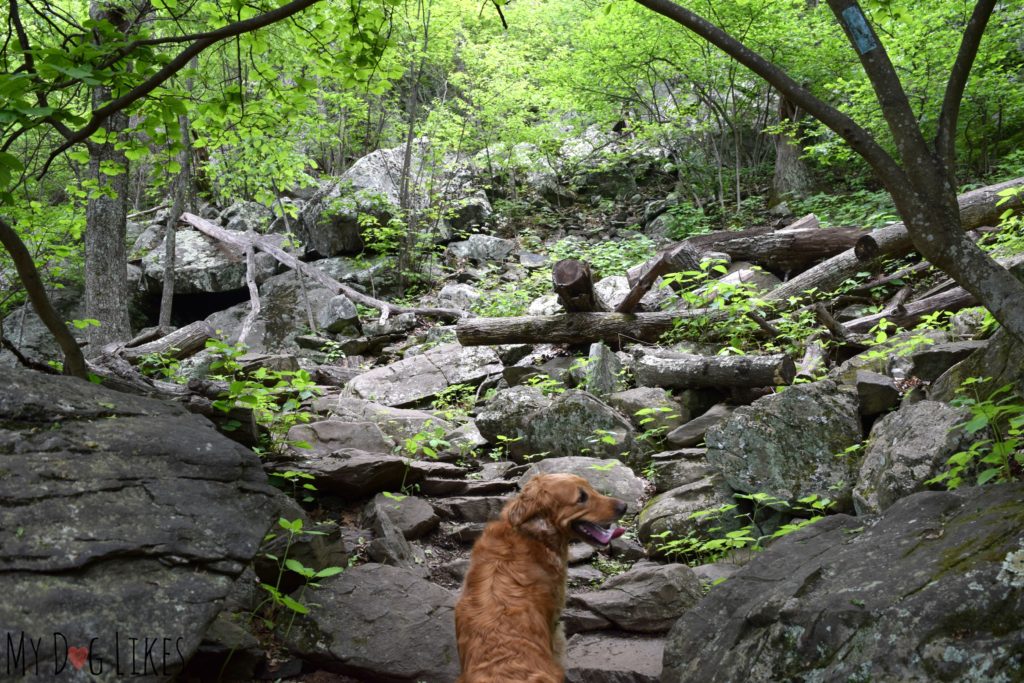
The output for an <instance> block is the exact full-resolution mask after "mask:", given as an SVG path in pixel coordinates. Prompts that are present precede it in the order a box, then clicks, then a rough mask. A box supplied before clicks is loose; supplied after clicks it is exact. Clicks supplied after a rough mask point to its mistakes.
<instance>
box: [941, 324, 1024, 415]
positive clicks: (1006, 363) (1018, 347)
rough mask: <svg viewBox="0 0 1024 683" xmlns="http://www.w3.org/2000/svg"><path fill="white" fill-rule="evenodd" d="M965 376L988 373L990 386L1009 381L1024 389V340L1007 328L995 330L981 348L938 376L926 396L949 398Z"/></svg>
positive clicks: (1023, 391)
mask: <svg viewBox="0 0 1024 683" xmlns="http://www.w3.org/2000/svg"><path fill="white" fill-rule="evenodd" d="M968 377H991V378H992V381H991V382H989V383H988V384H989V386H990V387H991V388H992V389H997V388H999V387H1001V386H1003V385H1004V384H1012V385H1014V387H1015V388H1016V391H1017V393H1024V344H1021V343H1020V342H1018V341H1017V340H1016V339H1014V338H1013V336H1012V335H1009V334H1007V333H1006V330H1004V329H999V330H996V332H995V334H993V335H992V337H991V338H990V339H989V344H988V346H987V347H985V348H984V349H981V350H978V351H975V352H974V353H972V354H971V355H970V356H968V357H967V358H965V359H964V360H962V361H961V362H960V363H957V364H956V365H954V366H953V367H952V368H950V369H949V371H948V372H946V373H945V374H944V375H942V376H941V377H939V378H938V379H937V380H935V382H934V383H933V384H932V386H931V387H930V388H929V391H928V397H929V398H931V399H933V400H935V401H949V400H951V399H952V398H953V397H954V396H956V390H957V388H958V387H959V386H960V385H961V384H963V381H964V380H965V379H967V378H968Z"/></svg>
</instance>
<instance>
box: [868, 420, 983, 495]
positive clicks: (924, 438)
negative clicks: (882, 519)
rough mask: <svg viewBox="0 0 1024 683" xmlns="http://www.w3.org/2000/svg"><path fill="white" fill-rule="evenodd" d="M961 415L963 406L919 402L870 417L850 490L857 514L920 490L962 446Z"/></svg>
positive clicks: (965, 440) (963, 442)
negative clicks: (874, 418)
mask: <svg viewBox="0 0 1024 683" xmlns="http://www.w3.org/2000/svg"><path fill="white" fill-rule="evenodd" d="M966 418H967V411H966V410H965V409H963V408H960V409H957V408H953V407H951V406H949V405H947V404H945V403H939V402H937V401H919V402H918V403H911V404H909V405H905V406H903V407H902V408H900V409H899V410H898V411H896V412H895V413H890V414H888V415H886V416H885V417H883V418H882V419H881V420H879V421H878V422H876V423H875V426H874V427H873V428H872V430H871V437H870V438H869V439H868V447H867V450H866V452H865V454H864V460H863V462H862V463H861V466H860V474H859V475H858V477H857V484H856V486H854V489H853V504H854V507H855V508H856V509H857V514H861V515H866V514H876V513H879V512H881V511H883V510H885V509H886V508H888V507H889V506H890V505H892V504H893V503H895V502H896V501H897V500H899V499H900V498H902V497H903V496H907V495H910V494H911V493H914V492H916V491H921V490H924V488H925V484H924V482H926V481H927V480H929V479H931V478H932V477H934V476H935V475H936V474H937V473H938V472H939V471H941V470H942V468H943V467H944V466H945V464H946V460H948V459H949V456H951V455H953V454H954V453H956V452H957V451H959V450H962V449H964V448H966V447H967V446H968V443H967V438H966V436H965V434H964V431H963V430H962V429H958V428H957V426H958V425H959V424H960V423H962V422H963V421H964V420H965V419H966Z"/></svg>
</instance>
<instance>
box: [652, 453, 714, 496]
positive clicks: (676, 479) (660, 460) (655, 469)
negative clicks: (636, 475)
mask: <svg viewBox="0 0 1024 683" xmlns="http://www.w3.org/2000/svg"><path fill="white" fill-rule="evenodd" d="M707 454H708V451H707V449H706V448H680V449H678V450H674V451H663V452H661V453H655V454H654V455H652V456H651V465H650V468H651V475H652V478H651V480H652V481H653V482H654V489H655V490H656V491H658V492H659V493H662V492H664V491H668V490H670V489H674V488H679V487H680V486H686V485H687V484H692V483H693V482H695V481H699V480H701V479H704V478H705V477H710V476H711V475H712V474H714V472H715V470H714V468H712V467H711V465H709V464H708V458H707Z"/></svg>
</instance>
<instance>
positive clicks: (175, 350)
mask: <svg viewBox="0 0 1024 683" xmlns="http://www.w3.org/2000/svg"><path fill="white" fill-rule="evenodd" d="M213 335H214V332H213V328H212V327H210V323H208V322H206V321H205V320H199V321H196V322H194V323H192V324H190V325H185V327H181V328H179V329H177V330H175V331H174V332H171V333H170V334H168V335H165V336H163V337H161V338H160V339H157V340H156V341H151V342H149V343H147V344H141V345H139V346H134V347H129V348H126V349H125V350H124V354H123V355H124V357H125V358H127V359H128V360H130V361H133V362H134V361H137V360H139V359H140V358H142V357H143V356H145V355H147V354H150V353H160V354H163V355H165V356H170V357H171V358H187V357H189V356H191V355H192V354H193V353H195V352H196V351H199V350H200V349H202V348H203V347H204V346H205V345H206V340H207V339H210V338H211V337H213Z"/></svg>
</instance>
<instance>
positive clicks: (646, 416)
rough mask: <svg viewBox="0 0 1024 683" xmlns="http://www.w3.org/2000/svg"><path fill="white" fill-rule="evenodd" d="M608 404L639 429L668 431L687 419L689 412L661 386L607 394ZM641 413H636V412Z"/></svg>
mask: <svg viewBox="0 0 1024 683" xmlns="http://www.w3.org/2000/svg"><path fill="white" fill-rule="evenodd" d="M605 401H607V403H608V405H610V406H611V407H612V408H615V409H616V410H618V411H619V412H620V413H622V414H623V415H625V416H627V417H629V419H630V420H631V421H632V422H633V425H634V426H635V427H636V428H637V429H639V430H641V431H647V430H651V429H660V430H663V431H664V432H670V431H672V430H673V429H675V428H676V427H679V426H682V425H683V424H685V423H686V422H688V421H689V419H690V418H689V414H688V413H687V411H686V410H684V409H683V407H682V406H681V405H679V403H678V402H677V401H676V400H675V399H673V398H672V394H671V393H670V392H668V391H667V390H665V389H662V388H661V387H637V388H635V389H629V390H628V391H618V392H615V393H614V394H609V395H608V397H607V398H606V399H605ZM640 411H644V412H643V414H641V415H637V413H638V412H640Z"/></svg>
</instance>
